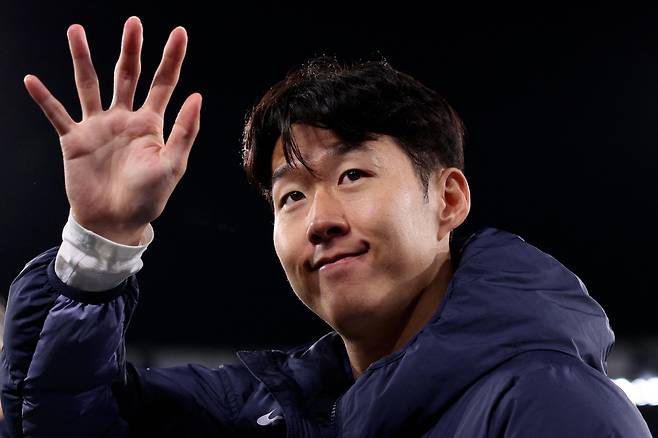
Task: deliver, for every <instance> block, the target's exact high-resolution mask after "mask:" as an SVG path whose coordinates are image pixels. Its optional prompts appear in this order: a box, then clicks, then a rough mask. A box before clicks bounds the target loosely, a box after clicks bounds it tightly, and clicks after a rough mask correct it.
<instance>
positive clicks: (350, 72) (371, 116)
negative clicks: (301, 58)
mask: <svg viewBox="0 0 658 438" xmlns="http://www.w3.org/2000/svg"><path fill="white" fill-rule="evenodd" d="M294 123H299V124H306V125H309V126H314V127H318V128H325V129H330V130H331V131H333V133H334V134H335V135H336V136H337V137H338V138H339V139H341V140H342V141H343V142H345V143H346V144H348V145H349V144H359V143H362V142H364V141H368V140H374V139H376V137H377V135H381V134H385V135H389V136H391V137H393V138H394V139H395V140H396V141H397V142H398V143H399V145H400V146H401V147H402V148H403V149H404V151H405V152H406V154H407V155H408V156H409V158H410V159H411V162H412V164H413V166H414V169H415V171H416V174H417V176H418V178H419V180H420V182H421V184H422V186H423V189H424V190H425V195H427V189H428V184H429V178H430V176H431V175H432V172H434V171H436V170H438V169H440V168H441V167H456V168H458V169H460V170H463V168H464V152H463V141H464V126H463V123H462V121H461V119H460V118H459V116H458V115H457V113H456V112H455V110H454V109H453V108H452V107H451V106H450V105H449V104H448V102H446V100H445V99H443V97H441V96H440V95H439V94H438V93H437V92H436V91H434V90H432V89H430V88H428V87H426V86H425V85H423V84H421V83H420V82H419V81H418V80H416V79H414V78H413V77H411V76H409V75H407V74H405V73H402V72H399V71H397V70H395V69H394V68H393V67H391V66H390V64H389V63H388V62H387V61H367V62H361V63H357V64H353V65H345V64H342V63H340V62H338V61H337V60H336V59H334V58H329V57H319V58H314V59H311V60H310V61H308V62H307V63H306V64H304V65H302V66H301V67H299V68H297V69H295V70H293V71H291V72H290V73H288V75H287V76H286V77H285V79H283V80H282V81H281V82H279V83H277V84H276V85H274V86H273V87H272V88H270V90H269V91H267V93H265V95H264V96H263V97H262V99H261V100H260V101H259V102H258V103H257V104H256V105H255V106H254V107H253V108H252V110H251V111H250V112H249V114H248V116H247V122H246V124H245V128H244V135H243V150H242V160H243V168H244V170H245V172H246V174H247V177H248V179H249V181H250V182H252V183H254V184H256V185H257V186H258V188H259V190H260V192H261V194H262V195H263V196H264V197H265V198H266V199H267V200H268V201H269V202H270V203H271V202H272V199H271V189H272V186H271V185H272V182H271V178H272V167H271V166H272V164H271V160H272V151H273V149H274V145H275V143H276V141H277V140H278V139H279V137H280V138H281V140H282V142H283V146H284V147H283V152H284V156H285V159H286V162H287V163H288V164H289V165H294V163H293V157H294V158H296V159H297V160H298V161H299V162H300V163H301V164H302V165H304V166H305V167H306V168H307V169H309V171H311V172H312V169H310V168H309V166H308V165H307V163H305V162H304V160H303V158H302V156H301V153H300V152H299V148H298V147H297V145H296V144H295V141H294V138H293V136H292V134H291V126H292V125H293V124H294Z"/></svg>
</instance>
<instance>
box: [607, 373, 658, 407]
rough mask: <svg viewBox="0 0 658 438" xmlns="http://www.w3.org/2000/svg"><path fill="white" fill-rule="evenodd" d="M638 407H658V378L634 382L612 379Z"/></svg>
mask: <svg viewBox="0 0 658 438" xmlns="http://www.w3.org/2000/svg"><path fill="white" fill-rule="evenodd" d="M612 381H613V382H615V383H616V384H617V386H619V387H620V388H621V389H622V390H623V391H624V392H625V393H626V395H627V396H628V398H629V399H631V401H632V402H633V403H635V404H636V405H638V406H644V405H651V406H658V377H649V378H644V379H635V380H633V381H632V382H631V381H628V380H627V379H623V378H620V379H612Z"/></svg>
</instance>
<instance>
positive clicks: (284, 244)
mask: <svg viewBox="0 0 658 438" xmlns="http://www.w3.org/2000/svg"><path fill="white" fill-rule="evenodd" d="M299 233H300V232H299V230H295V229H291V227H290V225H289V224H283V223H277V222H275V225H274V233H273V234H274V239H273V240H274V250H275V252H276V255H277V257H278V258H279V262H280V263H281V267H283V270H284V271H285V273H286V277H287V278H288V282H289V283H290V285H291V286H292V288H293V290H294V291H295V293H296V294H297V295H299V293H300V290H301V289H302V287H301V286H302V284H301V281H302V270H303V268H304V258H303V254H304V252H303V250H304V239H305V236H304V235H300V234H299Z"/></svg>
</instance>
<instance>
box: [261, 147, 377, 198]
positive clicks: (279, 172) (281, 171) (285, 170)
mask: <svg viewBox="0 0 658 438" xmlns="http://www.w3.org/2000/svg"><path fill="white" fill-rule="evenodd" d="M362 151H370V152H372V151H374V148H373V147H372V146H369V145H367V144H365V143H363V142H359V143H337V144H335V145H333V146H331V149H330V151H329V153H328V155H329V156H330V157H332V158H335V157H340V156H344V155H347V154H349V153H351V152H362ZM296 169H297V168H296V167H293V166H291V165H290V164H288V163H286V164H284V165H283V166H281V167H279V168H278V169H276V170H275V171H274V172H272V183H271V185H270V187H274V183H275V182H277V181H278V180H279V179H281V178H283V177H285V176H288V175H290V174H291V173H293V172H295V170H296Z"/></svg>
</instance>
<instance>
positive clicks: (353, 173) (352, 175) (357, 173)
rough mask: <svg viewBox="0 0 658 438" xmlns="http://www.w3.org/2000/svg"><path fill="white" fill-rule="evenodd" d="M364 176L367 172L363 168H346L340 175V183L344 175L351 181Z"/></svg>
mask: <svg viewBox="0 0 658 438" xmlns="http://www.w3.org/2000/svg"><path fill="white" fill-rule="evenodd" d="M362 176H366V173H365V172H364V171H362V170H359V169H350V170H346V171H345V172H343V174H342V175H341V176H340V178H339V180H338V183H339V184H340V183H341V182H342V181H343V177H347V179H349V180H350V181H356V180H358V179H361V177H362Z"/></svg>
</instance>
